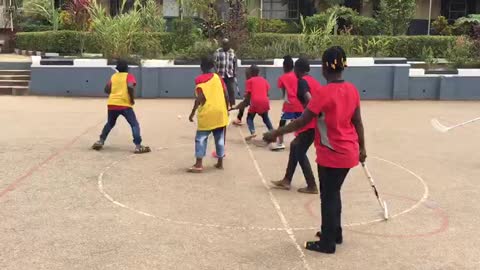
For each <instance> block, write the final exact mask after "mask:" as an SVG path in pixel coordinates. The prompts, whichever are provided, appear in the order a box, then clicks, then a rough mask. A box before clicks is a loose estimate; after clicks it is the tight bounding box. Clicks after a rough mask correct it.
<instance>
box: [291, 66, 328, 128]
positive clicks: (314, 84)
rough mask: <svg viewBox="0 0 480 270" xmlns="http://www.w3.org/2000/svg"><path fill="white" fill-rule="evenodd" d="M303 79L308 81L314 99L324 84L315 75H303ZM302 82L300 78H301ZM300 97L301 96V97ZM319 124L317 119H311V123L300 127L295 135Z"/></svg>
mask: <svg viewBox="0 0 480 270" xmlns="http://www.w3.org/2000/svg"><path fill="white" fill-rule="evenodd" d="M301 80H304V81H305V82H307V86H308V89H307V90H306V91H308V92H310V95H311V96H312V99H313V96H314V95H317V93H318V91H320V87H321V86H322V85H321V84H320V83H319V82H318V81H317V80H316V79H315V78H314V77H312V76H310V75H305V76H303V77H302V79H301ZM299 82H300V80H299ZM299 87H300V83H299ZM298 92H302V93H304V92H305V90H302V91H298ZM299 98H300V97H299ZM316 126H317V120H316V119H313V120H312V121H310V123H308V124H307V125H306V126H305V127H303V128H301V129H299V130H298V131H297V132H296V133H295V135H298V134H300V133H302V132H304V131H307V130H309V129H312V128H315V127H316Z"/></svg>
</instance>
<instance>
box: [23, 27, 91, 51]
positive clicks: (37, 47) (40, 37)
mask: <svg viewBox="0 0 480 270" xmlns="http://www.w3.org/2000/svg"><path fill="white" fill-rule="evenodd" d="M84 36H85V33H82V32H76V31H47V32H28V33H27V32H26V33H17V35H16V46H17V48H19V49H23V50H32V51H42V52H58V53H79V52H80V51H81V49H82V48H81V44H82V39H83V37H84Z"/></svg>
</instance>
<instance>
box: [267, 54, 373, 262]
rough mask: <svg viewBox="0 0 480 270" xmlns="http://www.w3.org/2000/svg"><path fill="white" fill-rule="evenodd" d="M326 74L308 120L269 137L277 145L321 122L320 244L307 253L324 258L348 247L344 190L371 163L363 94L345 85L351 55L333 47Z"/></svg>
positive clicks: (318, 144)
mask: <svg viewBox="0 0 480 270" xmlns="http://www.w3.org/2000/svg"><path fill="white" fill-rule="evenodd" d="M322 63H323V65H322V73H323V76H324V77H325V79H326V80H327V85H326V86H322V87H321V88H320V91H318V93H317V95H314V96H313V98H312V100H311V101H310V103H309V104H308V106H307V109H306V110H305V111H304V112H303V114H302V116H301V117H300V118H298V119H297V120H296V121H293V122H292V123H290V124H289V125H287V126H285V127H283V128H280V129H278V130H273V131H270V132H268V133H266V134H264V140H265V141H267V142H273V141H275V140H276V138H277V137H278V136H280V135H283V134H286V133H289V132H293V131H295V130H298V129H301V128H302V127H304V126H306V125H308V123H310V122H311V120H312V119H315V118H317V127H316V129H317V130H316V136H315V148H316V150H317V160H316V161H317V165H318V174H319V179H320V198H321V201H322V203H321V212H322V226H321V231H320V232H318V233H317V236H319V237H320V241H311V242H307V243H306V244H305V248H306V249H308V250H312V251H317V252H322V253H335V249H336V244H341V243H342V241H343V236H342V227H341V212H342V201H341V196H340V189H341V187H342V184H343V182H344V180H345V178H346V176H347V174H348V172H349V170H350V169H351V168H353V167H355V166H357V165H358V162H359V161H360V162H365V159H366V157H367V154H366V150H365V139H364V132H363V123H362V117H361V113H360V96H359V94H358V90H357V88H356V87H355V86H354V85H353V84H351V83H349V82H345V81H344V80H343V79H342V72H343V70H344V68H345V66H346V64H345V63H346V55H345V51H344V50H343V49H342V48H340V47H332V48H329V49H328V50H326V51H325V52H324V53H323V57H322Z"/></svg>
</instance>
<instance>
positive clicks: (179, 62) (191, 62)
mask: <svg viewBox="0 0 480 270" xmlns="http://www.w3.org/2000/svg"><path fill="white" fill-rule="evenodd" d="M173 64H174V65H176V66H198V65H200V60H198V59H176V60H173Z"/></svg>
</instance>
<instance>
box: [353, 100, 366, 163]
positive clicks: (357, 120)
mask: <svg viewBox="0 0 480 270" xmlns="http://www.w3.org/2000/svg"><path fill="white" fill-rule="evenodd" d="M352 124H353V126H354V127H355V130H356V131H357V134H358V144H359V146H360V162H365V160H366V158H367V150H366V148H365V134H364V129H363V121H362V114H361V112H360V107H358V108H357V109H356V110H355V112H354V113H353V117H352Z"/></svg>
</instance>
